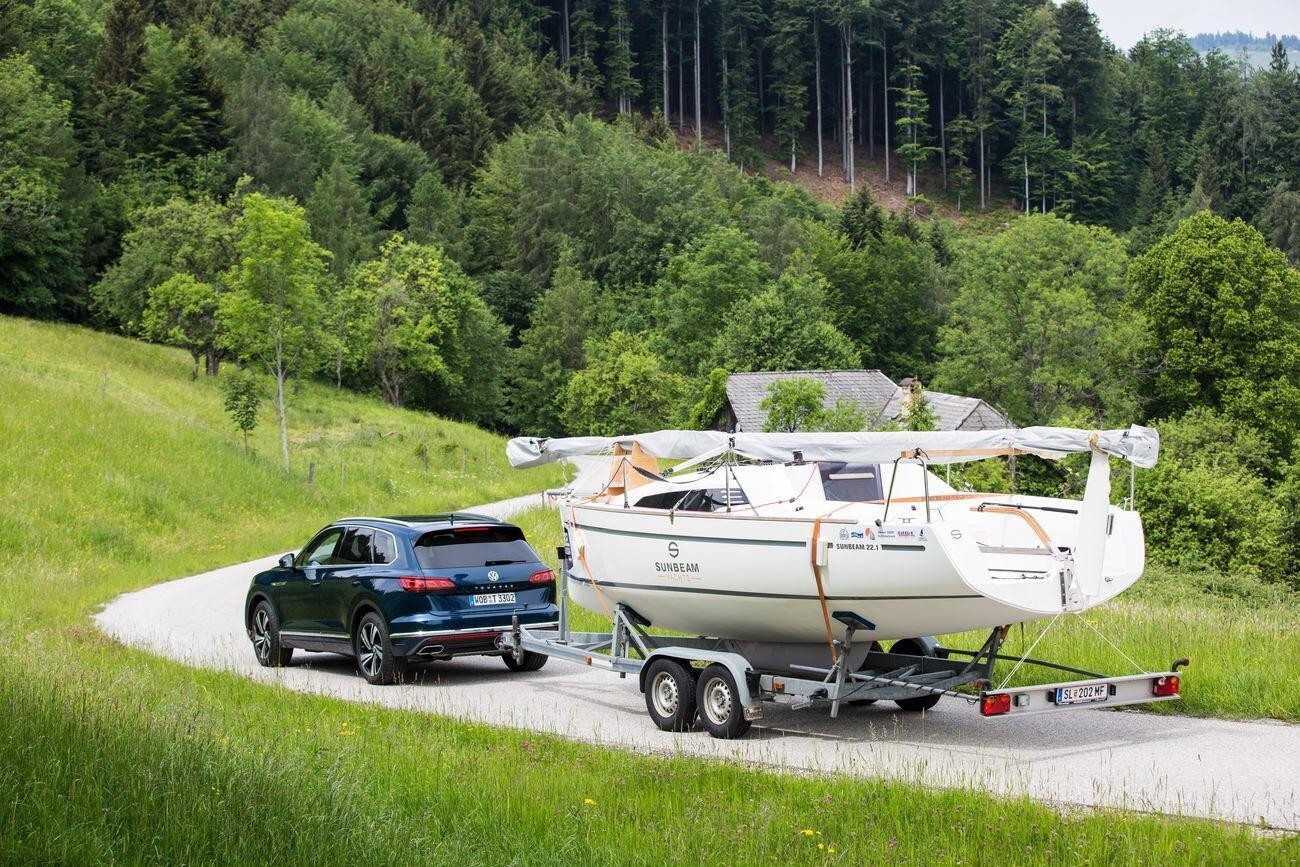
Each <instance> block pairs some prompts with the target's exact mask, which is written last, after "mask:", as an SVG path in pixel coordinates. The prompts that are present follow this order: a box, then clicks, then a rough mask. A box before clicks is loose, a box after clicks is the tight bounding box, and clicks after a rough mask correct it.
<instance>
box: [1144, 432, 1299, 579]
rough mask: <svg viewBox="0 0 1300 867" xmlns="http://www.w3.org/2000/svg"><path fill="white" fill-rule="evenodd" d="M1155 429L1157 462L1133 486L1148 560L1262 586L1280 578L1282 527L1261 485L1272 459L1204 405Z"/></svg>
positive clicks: (1260, 442) (1250, 435)
mask: <svg viewBox="0 0 1300 867" xmlns="http://www.w3.org/2000/svg"><path fill="white" fill-rule="evenodd" d="M1156 427H1157V428H1158V429H1159V431H1160V436H1161V454H1160V460H1159V462H1158V463H1157V464H1156V466H1155V468H1154V469H1151V470H1148V471H1146V472H1144V473H1140V474H1139V476H1138V484H1137V506H1138V509H1139V511H1140V512H1141V513H1142V520H1143V524H1144V525H1145V527H1146V532H1147V552H1148V556H1149V558H1150V560H1151V562H1152V563H1155V564H1158V565H1166V566H1174V567H1178V568H1180V569H1188V570H1213V571H1219V572H1224V573H1227V574H1229V575H1242V576H1247V577H1249V578H1260V579H1264V580H1269V581H1272V580H1277V579H1278V578H1280V577H1282V576H1284V575H1285V574H1286V572H1287V565H1288V559H1289V558H1288V556H1287V547H1286V524H1285V520H1284V515H1283V513H1282V509H1281V507H1280V506H1279V504H1278V502H1277V501H1276V499H1275V497H1274V495H1273V492H1272V491H1271V490H1270V489H1269V486H1268V484H1267V475H1266V472H1267V470H1268V468H1269V464H1270V459H1271V457H1272V455H1271V452H1270V449H1269V447H1268V445H1267V443H1266V442H1265V441H1264V439H1263V438H1262V437H1260V436H1259V435H1258V434H1257V433H1255V432H1254V431H1252V430H1250V429H1247V428H1245V427H1243V426H1241V425H1239V424H1237V423H1236V422H1233V421H1232V420H1231V419H1229V418H1227V417H1226V416H1223V415H1221V414H1218V413H1215V412H1213V411H1211V410H1207V409H1204V408H1198V409H1194V410H1192V411H1190V412H1188V413H1187V414H1186V415H1184V416H1183V417H1182V418H1180V419H1177V420H1171V421H1164V422H1156Z"/></svg>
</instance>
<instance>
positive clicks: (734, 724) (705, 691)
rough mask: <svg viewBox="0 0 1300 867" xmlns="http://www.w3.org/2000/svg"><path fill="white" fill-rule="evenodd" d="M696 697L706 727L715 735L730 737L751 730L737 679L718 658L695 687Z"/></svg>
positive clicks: (701, 719) (725, 738)
mask: <svg viewBox="0 0 1300 867" xmlns="http://www.w3.org/2000/svg"><path fill="white" fill-rule="evenodd" d="M695 701H696V703H697V704H698V705H699V706H700V722H701V723H703V724H704V730H705V731H707V732H708V733H709V734H711V735H713V736H714V737H715V738H722V739H723V740H730V739H732V738H738V737H740V736H741V735H743V734H744V733H745V732H747V731H749V720H747V719H745V708H744V706H743V705H742V704H741V703H740V693H739V691H738V690H737V689H736V680H735V678H733V677H732V676H731V670H730V669H729V668H727V667H726V666H725V665H721V664H720V663H716V662H715V663H713V664H712V665H710V666H709V667H708V668H706V669H704V673H703V674H701V675H700V682H699V684H698V685H697V686H696V689H695Z"/></svg>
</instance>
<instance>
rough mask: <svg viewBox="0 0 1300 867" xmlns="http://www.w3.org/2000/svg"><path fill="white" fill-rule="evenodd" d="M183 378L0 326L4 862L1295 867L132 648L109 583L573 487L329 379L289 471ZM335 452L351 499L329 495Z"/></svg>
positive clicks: (149, 358)
mask: <svg viewBox="0 0 1300 867" xmlns="http://www.w3.org/2000/svg"><path fill="white" fill-rule="evenodd" d="M105 371H106V372H107V385H106V387H105V385H104V374H105ZM187 371H188V363H187V360H186V359H185V358H184V357H183V356H182V355H181V354H179V353H176V352H172V351H170V350H163V349H159V348H155V347H148V346H143V345H140V344H137V343H132V342H129V341H125V340H120V339H117V338H112V337H107V336H103V335H96V334H91V333H89V332H85V331H82V330H78V329H74V328H69V327H62V326H49V325H39V324H34V323H29V322H24V321H18V320H13V319H3V318H0V397H2V398H3V400H4V405H5V410H4V412H3V413H0V442H3V443H4V446H5V447H4V449H3V451H0V515H3V516H4V517H3V521H4V525H3V527H2V528H0V630H3V632H2V634H3V636H4V638H5V640H4V641H3V642H2V643H0V709H3V713H0V863H30V862H42V863H49V862H55V863H76V864H89V863H115V862H126V863H159V862H165V863H214V862H217V863H241V864H242V863H249V864H260V863H271V862H276V863H351V862H363V861H364V862H365V863H376V864H385V863H397V862H402V863H409V862H411V861H415V862H440V861H448V860H455V861H459V862H462V863H494V864H495V863H566V864H571V863H580V864H586V863H623V862H635V863H647V864H648V863H656V864H658V863H670V862H688V863H720V864H723V863H725V864H731V863H774V862H775V863H786V862H797V863H820V862H825V861H830V860H835V861H847V862H856V863H860V862H863V861H868V860H870V861H876V860H884V859H886V858H888V859H889V860H891V861H900V862H905V863H906V862H913V863H920V862H925V863H931V862H937V863H957V862H961V861H971V860H975V859H980V860H984V859H985V858H988V857H991V856H990V853H997V857H1000V858H1004V859H1005V858H1011V859H1013V860H1015V861H1018V862H1044V863H1046V862H1049V861H1050V862H1059V861H1061V860H1062V859H1071V860H1077V859H1079V858H1080V857H1090V858H1092V859H1094V860H1107V861H1134V860H1149V861H1169V860H1180V861H1191V862H1203V861H1215V860H1222V859H1223V858H1224V857H1225V853H1231V857H1232V858H1233V859H1234V860H1247V861H1255V862H1260V863H1286V862H1289V861H1291V862H1293V861H1294V860H1295V859H1296V858H1297V857H1298V854H1300V853H1298V851H1297V849H1298V847H1297V844H1296V842H1295V839H1294V838H1290V839H1282V840H1278V839H1272V838H1269V837H1266V836H1261V835H1258V834H1257V833H1255V832H1253V831H1251V830H1249V829H1243V828H1239V827H1235V826H1226V825H1221V824H1214V823H1209V822H1200V821H1189V820H1167V819H1161V818H1157V817H1148V816H1140V815H1135V814H1130V813H1120V812H1110V811H1102V812H1070V813H1061V812H1058V811H1056V810H1053V809H1051V808H1048V807H1044V806H1040V805H1037V804H1034V803H1031V802H1029V801H1027V800H1025V799H1021V798H1017V799H993V798H989V797H987V796H984V795H982V794H979V793H974V792H962V791H944V792H936V791H932V790H928V789H918V788H915V787H912V786H908V785H902V784H897V783H883V782H871V781H861V780H850V779H844V778H836V777H800V776H788V775H779V774H772V773H766V772H762V771H758V770H754V769H751V768H747V767H743V766H739V765H734V764H728V763H723V762H703V761H699V760H696V759H682V758H673V757H668V758H664V757H653V756H639V755H631V754H627V753H624V752H621V751H616V750H603V749H600V748H596V747H592V746H588V745H583V744H578V743H571V742H567V741H564V740H562V739H559V738H554V737H548V736H539V735H536V734H531V733H527V732H519V731H508V730H497V729H490V728H486V727H482V726H475V725H467V724H463V723H457V722H452V721H449V720H446V719H442V718H439V717H435V716H428V715H423V714H414V713H409V712H402V711H394V710H388V709H384V708H378V707H373V706H367V705H356V704H349V703H346V702H342V701H335V700H330V699H324V698H319V697H314V696H306V695H299V694H296V693H293V692H289V691H285V690H281V689H277V688H275V687H271V686H266V685H261V684H257V683H253V682H251V681H248V680H245V679H243V678H240V677H238V676H236V675H233V674H227V673H221V672H212V671H200V670H193V669H190V668H187V667H185V666H182V665H180V664H177V663H174V662H170V661H167V660H163V659H160V658H157V657H154V656H152V655H150V654H147V653H144V652H141V651H136V650H131V649H128V648H124V647H122V646H120V645H118V644H116V643H114V642H112V641H111V640H109V639H107V638H106V637H104V636H103V635H102V634H101V633H99V632H98V631H97V630H96V629H95V628H94V627H93V626H92V625H91V624H90V622H89V620H88V617H89V615H90V614H91V613H92V612H93V611H94V610H95V609H96V608H97V606H98V605H99V604H101V603H103V602H105V601H107V600H108V599H110V598H112V597H113V596H114V595H116V594H117V593H120V592H122V591H125V590H130V589H133V588H138V587H141V586H145V585H147V584H150V583H154V582H158V581H162V580H166V579H167V578H170V577H174V576H177V575H184V574H191V573H194V572H198V571H201V570H204V569H208V568H212V567H214V566H217V565H221V564H224V563H232V562H241V561H243V560H246V559H249V558H252V557H255V556H259V555H263V554H266V553H268V552H277V551H281V550H287V549H288V548H291V547H293V546H294V545H296V544H298V543H300V542H301V540H302V539H303V538H304V536H305V534H307V533H309V532H311V531H312V530H314V529H315V528H316V527H317V526H319V525H320V524H322V523H324V522H325V521H326V520H328V519H330V518H332V517H334V516H337V515H338V514H340V513H343V512H369V511H381V512H392V511H407V510H417V509H418V510H424V509H439V508H447V507H451V506H456V505H470V504H474V503H478V502H482V501H486V500H491V499H495V498H499V497H505V496H510V495H512V494H518V493H522V492H526V491H531V490H537V489H540V488H543V487H547V486H550V485H553V484H555V483H557V482H558V481H559V477H558V476H557V475H556V474H555V473H554V472H529V473H517V472H513V471H509V470H507V469H506V467H505V464H504V460H503V458H502V455H501V451H502V450H501V446H502V441H501V439H500V438H498V437H494V436H491V435H489V434H485V433H482V432H479V431H475V430H473V429H471V428H468V427H465V426H462V425H455V424H451V423H448V422H445V421H440V420H437V419H433V418H430V417H428V416H425V415H420V414H416V413H405V412H398V411H395V410H392V409H389V408H386V407H384V406H382V405H381V404H379V403H377V402H374V401H371V400H366V399H362V398H359V397H356V396H353V395H347V394H337V393H335V392H334V391H333V390H331V389H328V388H324V387H318V386H304V387H303V389H302V392H301V394H300V395H299V396H298V397H297V399H296V403H295V406H296V407H297V408H296V409H295V411H294V414H293V431H294V438H295V441H296V442H297V444H298V445H297V446H296V448H295V472H294V473H293V474H292V475H290V476H288V477H286V476H285V475H284V474H283V473H281V472H280V471H279V469H278V466H277V455H276V451H275V448H274V431H273V430H272V424H271V420H270V419H269V418H268V419H266V420H264V425H265V429H263V430H259V432H258V435H257V437H256V442H255V447H254V451H253V453H252V454H246V453H245V452H244V451H243V449H242V446H241V445H240V444H239V442H238V441H237V440H236V438H235V436H234V435H233V433H232V432H231V430H230V429H229V427H228V425H227V423H226V422H225V420H224V418H223V417H222V414H221V411H220V400H219V393H218V391H217V390H216V389H215V388H214V386H213V385H212V383H210V382H206V381H202V380H200V381H198V382H190V381H189V380H188V376H187ZM308 407H310V411H308V409H307V408H308ZM421 442H428V443H430V451H431V454H432V456H433V457H432V458H431V466H430V468H429V470H428V472H427V473H426V472H425V470H424V468H423V464H422V462H420V461H418V460H417V458H416V457H415V449H416V448H417V447H418V444H419V443H421ZM445 446H450V448H446V447H445ZM461 447H464V448H465V452H464V457H463V460H464V462H465V466H464V468H463V469H462V466H461V461H462V455H461V452H459V451H458V449H459V448H461ZM485 448H486V453H485V452H484V449H485ZM312 457H314V458H315V459H316V460H317V462H318V474H317V481H316V485H315V488H314V490H311V491H308V490H307V486H306V480H305V477H304V473H305V468H304V466H303V465H304V463H305V460H307V459H311V458H312ZM340 461H343V462H345V465H346V466H347V467H348V469H347V481H346V484H345V485H343V486H342V487H338V486H331V482H330V480H331V479H332V478H333V471H334V469H335V468H337V466H338V464H339V462H340ZM353 468H356V469H355V472H354V469H353ZM805 831H808V832H811V833H810V834H805V833H804V832H805ZM818 844H821V845H822V847H824V848H819V847H818ZM832 849H834V850H835V851H834V854H832V853H831V850H832Z"/></svg>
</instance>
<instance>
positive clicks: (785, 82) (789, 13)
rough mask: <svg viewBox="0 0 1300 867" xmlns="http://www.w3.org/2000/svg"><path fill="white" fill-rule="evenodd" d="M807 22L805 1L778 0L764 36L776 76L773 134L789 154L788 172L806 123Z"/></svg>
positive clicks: (795, 159) (794, 165)
mask: <svg viewBox="0 0 1300 867" xmlns="http://www.w3.org/2000/svg"><path fill="white" fill-rule="evenodd" d="M810 24H811V22H810V21H809V19H808V15H807V10H806V4H805V3H803V2H801V0H780V2H778V3H777V4H776V6H775V8H774V9H773V12H772V32H771V35H770V36H769V37H768V46H769V47H770V48H771V53H772V72H773V73H774V74H775V76H776V98H777V109H776V133H777V137H778V138H779V139H780V140H781V143H782V146H783V148H784V149H785V151H786V152H787V153H788V154H789V155H790V171H791V172H794V171H795V170H796V169H797V168H798V156H799V138H800V136H801V135H802V134H803V131H804V128H805V127H806V126H807V124H808V85H807V84H806V81H807V78H808V54H807V48H808V37H809V33H810V30H811V26H810ZM820 98H821V96H820V94H818V99H819V100H820ZM819 122H820V115H819ZM819 141H820V137H819Z"/></svg>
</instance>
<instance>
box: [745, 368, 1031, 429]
mask: <svg viewBox="0 0 1300 867" xmlns="http://www.w3.org/2000/svg"><path fill="white" fill-rule="evenodd" d="M796 377H807V378H810V379H816V380H817V381H819V382H820V383H821V384H822V385H823V387H825V389H826V397H825V400H824V402H823V405H824V406H825V407H826V408H827V409H829V408H831V407H833V406H835V404H836V402H838V401H839V400H841V399H845V400H848V401H850V402H851V403H853V404H854V405H856V406H857V407H858V409H859V410H861V411H862V414H863V416H864V417H866V419H867V426H868V428H869V429H870V428H876V427H879V426H880V425H881V424H882V423H883V422H885V421H888V420H891V419H896V418H898V415H899V412H900V411H901V409H902V396H903V390H902V388H900V387H899V386H898V385H896V384H895V383H894V381H893V380H891V379H890V378H889V377H888V376H885V374H883V373H881V372H880V371H879V370H784V371H760V372H756V373H733V374H732V375H731V376H729V377H727V401H728V402H729V403H730V404H731V410H732V412H733V413H735V416H736V428H737V430H742V431H761V430H762V429H763V426H764V425H765V424H766V422H767V412H766V411H765V410H762V409H760V408H759V404H760V403H762V402H763V399H764V398H765V397H767V393H768V388H769V387H770V386H771V385H772V383H773V382H775V381H777V380H779V379H794V378H796ZM925 398H926V400H927V401H928V402H929V403H930V407H931V409H933V410H934V412H935V415H936V416H938V428H939V430H990V429H997V428H1006V427H1014V425H1013V424H1011V422H1010V421H1009V420H1008V419H1007V418H1006V417H1005V416H1003V415H1002V413H1000V412H998V411H997V410H995V409H993V407H991V406H989V405H988V404H987V403H985V402H984V401H982V400H980V399H978V398H974V397H962V396H961V395H956V394H946V393H944V392H941V391H926V392H925Z"/></svg>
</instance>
